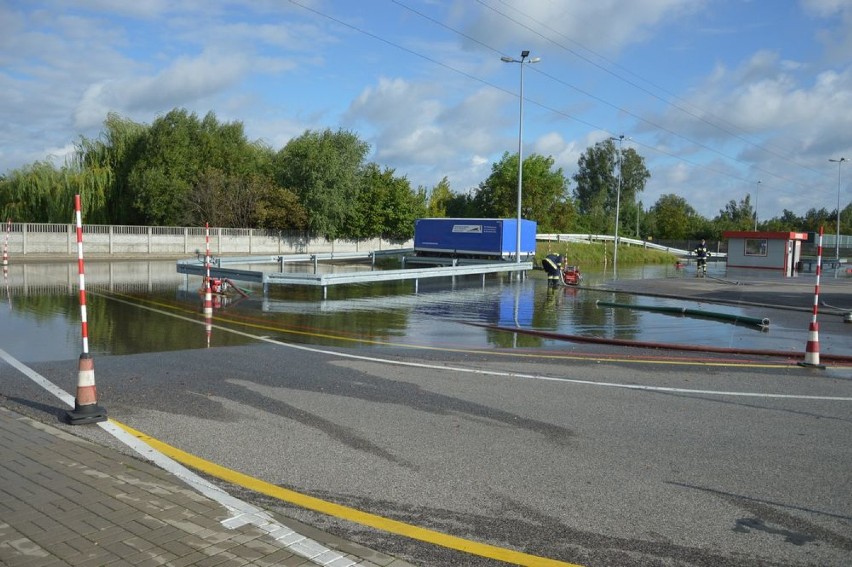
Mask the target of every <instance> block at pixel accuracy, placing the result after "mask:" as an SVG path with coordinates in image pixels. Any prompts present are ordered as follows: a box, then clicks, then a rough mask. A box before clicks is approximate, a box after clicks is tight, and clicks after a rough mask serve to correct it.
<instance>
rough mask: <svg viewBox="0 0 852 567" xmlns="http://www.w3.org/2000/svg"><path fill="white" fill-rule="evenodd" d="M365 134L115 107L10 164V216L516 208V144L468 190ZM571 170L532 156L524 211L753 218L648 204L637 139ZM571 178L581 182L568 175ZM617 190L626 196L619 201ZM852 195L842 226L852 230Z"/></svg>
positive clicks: (329, 217) (270, 219)
mask: <svg viewBox="0 0 852 567" xmlns="http://www.w3.org/2000/svg"><path fill="white" fill-rule="evenodd" d="M369 152H370V146H369V144H367V143H366V142H364V141H362V140H361V139H360V138H359V137H358V136H357V134H355V133H353V132H350V131H346V130H338V131H332V130H330V129H326V130H322V131H314V130H307V131H305V132H304V133H303V134H302V135H301V136H298V137H296V138H293V139H292V140H290V141H289V142H287V144H286V145H285V146H284V147H282V148H280V149H278V150H276V149H274V148H271V147H269V146H268V145H266V144H264V143H261V142H252V141H249V140H248V138H247V137H246V135H245V131H244V128H243V125H242V123H241V122H230V123H221V122H220V121H219V120H218V119H217V118H216V116H215V114H214V113H212V112H210V113H208V114H207V115H205V116H204V117H203V118H200V117H199V116H197V115H196V114H195V113H190V112H188V111H186V110H184V109H174V110H172V111H170V112H169V113H168V114H166V115H164V116H162V117H159V118H157V119H156V120H155V121H154V122H153V123H152V124H150V125H145V124H139V123H136V122H133V121H131V120H129V119H127V118H124V117H121V116H119V115H117V114H114V113H111V114H109V115H108V116H107V118H106V120H105V121H104V128H103V130H102V132H101V133H100V135H99V137H98V138H96V139H89V138H86V137H81V138H80V139H79V140H78V141H77V142H76V143H75V146H74V152H73V153H72V155H71V157H69V158H68V159H67V160H66V163H65V164H63V165H61V166H57V165H54V164H53V163H52V162H49V161H40V162H36V163H33V164H31V165H28V166H25V167H21V168H19V169H15V170H12V171H10V172H8V173H6V174H3V175H2V176H0V213H2V219H7V218H10V219H14V220H17V221H22V222H49V223H67V222H72V213H73V211H72V208H71V205H70V204H71V203H72V202H73V196H74V195H75V194H80V195H81V196H82V201H83V206H84V211H83V216H84V219H85V222H86V223H89V224H127V225H155V226H202V225H204V224H205V223H209V224H210V225H211V226H219V227H235V228H268V229H275V230H304V231H309V232H311V233H313V234H316V235H320V236H325V237H327V238H352V239H362V238H372V237H377V236H380V237H383V238H386V239H390V240H394V239H398V240H407V239H408V238H411V236H412V235H413V230H414V220H415V219H417V218H421V217H425V216H429V217H486V218H492V217H493V218H514V217H515V216H516V215H517V180H518V166H519V163H518V154H511V153H509V152H506V153H504V154H503V156H502V158H501V159H500V160H499V161H498V162H496V163H494V164H492V167H491V173H490V175H489V176H488V177H487V178H486V179H485V180H483V181H482V182H481V183H480V184H479V185H478V186H477V187H475V188H473V189H471V190H470V191H466V192H459V191H454V190H453V188H451V187H450V184H449V181H448V180H447V178H446V177H445V178H443V179H442V180H441V181H439V182H438V183H437V184H436V185H435V186H434V187H431V188H425V187H422V186H420V187H417V188H413V187H412V186H411V183H410V181H409V180H408V178H407V177H406V176H404V175H399V174H397V173H396V171H395V170H394V169H391V168H388V167H382V166H381V165H379V164H377V163H374V162H369V161H367V156H368V154H369ZM577 165H578V170H577V173H575V174H574V175H573V176H572V177H571V178H570V179H569V178H568V177H567V176H566V175H565V173H564V172H563V170H562V169H561V168H556V167H555V166H554V159H553V158H552V157H545V156H542V155H538V154H532V155H529V156H527V157H525V158H524V162H523V176H522V183H523V187H522V196H523V200H522V201H523V202H522V215H523V217H524V218H529V219H533V220H536V221H537V222H538V227H539V232H545V233H553V232H556V233H598V234H612V233H613V232H614V228H615V217H616V214H615V211H616V207H618V210H619V215H618V217H619V234H620V235H623V236H635V237H637V238H650V237H653V238H655V239H690V238H701V237H704V238H708V239H720V238H721V234H722V232H723V231H727V230H750V229H752V228H753V227H754V218H755V217H754V215H755V211H754V208H753V207H752V205H751V201H750V196H749V195H745V197H744V198H743V199H742V200H741V201H739V202H736V201H733V200H732V201H730V202H729V203H728V204H727V205H726V206H725V208H724V209H722V210H720V211H719V214H718V215H717V216H716V217H714V218H712V219H708V218H705V217H703V216H701V215H700V214H698V213H697V212H696V211H695V210H694V209H693V208H692V207H691V206H690V205H689V203H688V202H687V200H686V199H685V198H683V197H681V196H678V195H676V194H674V193H671V194H666V195H663V196H662V197H660V198H659V199H658V200H657V201H656V203H654V204H653V205H652V206H651V207H649V208H648V209H647V210H645V209H644V207H643V203H642V202H641V201H640V200H639V196H640V194H641V193H642V191H643V190H644V188H645V184H646V183H647V181H648V179H650V177H651V173H650V172H649V171H648V169H647V168H646V167H645V160H644V158H643V157H642V156H641V155H639V154H638V153H637V152H636V151H635V150H634V149H633V148H627V149H625V150H623V151H621V149H620V148H618V147H616V145H615V144H614V142H613V140H611V139H607V140H604V141H602V142H598V143H597V144H595V145H594V146H592V147H589V148H587V150H586V151H585V152H584V153H583V154H582V155H581V157H580V159H579V161H578V164H577ZM571 181H573V182H574V186H573V188H571ZM617 196H618V197H619V198H618V203H616V200H617ZM836 214H837V213H836V211H828V210H826V209H820V210H816V209H811V210H809V211H808V212H807V213H806V214H805V215H804V216H801V217H800V216H797V215H796V214H794V213H793V212H791V211H787V210H785V211H784V213H783V214H782V216H781V217H779V218H773V219H769V220H766V221H761V222H760V223H759V225H758V228H759V229H761V230H773V231H775V230H780V231H803V230H805V231H807V230H817V229H818V227H819V226H820V225H825V228H826V232H829V233H830V232H833V227H834V226H835V225H834V224H833V223H832V219H836ZM851 225H852V203H850V204H849V205H847V206H846V208H845V209H844V210H843V211H842V213H841V232H843V233H847V234H848V233H852V226H851Z"/></svg>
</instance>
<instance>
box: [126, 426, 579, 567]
mask: <svg viewBox="0 0 852 567" xmlns="http://www.w3.org/2000/svg"><path fill="white" fill-rule="evenodd" d="M116 424H117V425H118V426H119V427H122V428H124V429H125V430H126V431H127V432H128V434H130V435H134V436H137V437H139V438H140V439H142V440H143V441H144V442H145V443H147V444H149V445H151V446H152V447H155V448H156V449H157V450H159V451H161V452H162V453H164V454H166V455H168V456H169V457H171V458H172V459H174V460H176V461H179V462H181V463H184V464H186V465H187V466H190V467H192V468H194V469H197V470H200V471H202V472H204V473H206V474H208V475H210V476H214V477H216V478H219V479H222V480H224V481H226V482H228V483H230V484H235V485H237V486H242V487H244V488H247V489H249V490H252V491H254V492H258V493H260V494H264V495H266V496H270V497H272V498H276V499H278V500H282V501H284V502H290V503H291V504H295V505H296V506H300V507H302V508H306V509H308V510H314V511H317V512H320V513H323V514H326V515H329V516H334V517H337V518H342V519H344V520H348V521H350V522H354V523H357V524H361V525H365V526H370V527H372V528H376V529H379V530H382V531H385V532H388V533H394V534H397V535H402V536H405V537H409V538H411V539H417V540H420V541H425V542H427V543H432V544H435V545H440V546H442V547H447V548H450V549H455V550H458V551H463V552H465V553H470V554H472V555H479V556H481V557H488V558H491V559H497V560H499V561H504V562H506V563H511V564H514V565H523V566H526V567H580V566H579V565H576V564H573V563H566V562H564V561H559V560H556V559H549V558H547V557H541V556H538V555H530V554H527V553H523V552H520V551H515V550H513V549H508V548H505V547H497V546H494V545H490V544H486V543H480V542H477V541H473V540H469V539H465V538H461V537H457V536H453V535H449V534H446V533H443V532H438V531H435V530H430V529H428V528H423V527H420V526H416V525H413V524H407V523H405V522H401V521H398V520H393V519H391V518H386V517H384V516H379V515H377V514H371V513H369V512H364V511H362V510H358V509H357V508H350V507H349V506H344V505H342V504H336V503H334V502H329V501H327V500H321V499H319V498H316V497H314V496H309V495H307V494H302V493H301V492H296V491H294V490H290V489H288V488H284V487H281V486H279V485H277V484H272V483H269V482H266V481H263V480H260V479H258V478H255V477H252V476H249V475H247V474H244V473H241V472H239V471H235V470H233V469H229V468H226V467H223V466H221V465H218V464H216V463H213V462H210V461H207V460H205V459H202V458H201V457H198V456H196V455H193V454H191V453H187V452H186V451H183V450H181V449H178V448H177V447H173V446H172V445H169V444H167V443H164V442H163V441H159V440H157V439H154V438H152V437H149V436H148V435H145V434H144V433H142V432H140V431H136V430H135V429H133V428H132V427H129V426H127V425H124V424H122V423H118V422H116Z"/></svg>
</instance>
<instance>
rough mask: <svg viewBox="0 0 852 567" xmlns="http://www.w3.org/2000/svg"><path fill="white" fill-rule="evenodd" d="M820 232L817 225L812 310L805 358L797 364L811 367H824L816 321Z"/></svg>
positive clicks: (820, 246) (820, 270) (820, 259)
mask: <svg viewBox="0 0 852 567" xmlns="http://www.w3.org/2000/svg"><path fill="white" fill-rule="evenodd" d="M822 234H823V227H822V226H820V227H819V244H818V245H817V266H816V286H815V288H814V311H813V316H812V317H811V324H810V325H809V326H808V343H807V345H805V360H804V361H803V362H800V363H799V366H808V367H811V368H825V366H823V365H822V364H820V363H819V323H817V312H818V311H819V278H820V275H821V274H822Z"/></svg>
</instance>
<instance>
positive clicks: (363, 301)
mask: <svg viewBox="0 0 852 567" xmlns="http://www.w3.org/2000/svg"><path fill="white" fill-rule="evenodd" d="M583 275H584V282H583V283H584V287H582V288H573V287H567V288H566V287H560V288H551V287H548V285H547V282H546V280H545V278H544V275H543V274H542V273H540V272H537V271H536V272H532V273H531V274H529V275H528V276H527V277H526V278H524V279H522V280H518V279H516V278H512V277H510V276H509V275H507V274H502V275H499V274H495V275H490V276H488V277H487V278H485V280H484V281H483V279H482V277H481V276H468V277H456V278H452V279H450V278H447V279H427V280H422V281H421V282H420V283H419V285H418V286H417V287H416V288H415V285H414V283H413V282H411V281H403V282H382V283H376V284H363V285H361V284H355V285H348V286H340V287H335V288H333V292H332V291H330V292H329V294H328V295H329V296H330V299H323V298H322V292H321V290H318V289H316V288H304V287H280V288H273V289H272V290H270V293H269V294H268V295H267V296H264V294H263V292H262V288H261V286H260V285H259V284H257V285H251V284H243V283H242V282H237V283H238V285H240V287H241V288H243V289H245V290H246V292H247V293H248V296H247V297H243V296H241V295H232V296H224V297H222V296H216V297H215V302H214V316H213V319H212V321H209V320H208V321H205V320H204V318H203V316H202V309H201V307H202V301H203V297H202V295H200V293H199V288H200V285H201V281H200V278H199V277H196V276H185V275H182V274H178V273H177V272H176V269H175V262H174V261H151V262H146V261H123V262H94V263H89V264H87V265H86V289H87V317H88V326H89V346H90V351H91V352H92V353H93V354H133V353H142V352H159V351H172V350H181V349H195V348H207V347H219V346H230V345H240V344H246V343H249V342H251V341H252V339H250V338H248V337H246V336H243V335H240V334H235V333H231V332H228V331H227V330H226V329H224V328H222V327H231V328H234V329H239V330H240V331H245V332H247V333H251V334H255V335H258V336H261V335H262V336H270V337H276V338H280V339H282V340H286V341H293V342H300V343H306V344H324V345H335V346H343V347H347V346H357V347H362V348H363V347H371V346H382V345H387V344H396V345H417V346H429V347H444V348H495V347H496V348H515V347H524V348H560V349H564V348H567V347H568V345H570V343H565V342H562V341H555V340H552V339H545V338H541V337H536V336H530V335H520V334H516V333H509V332H505V331H495V330H489V329H485V328H482V327H481V326H475V325H470V323H475V324H477V325H482V324H485V325H496V326H500V327H504V328H512V327H516V328H523V329H536V330H542V331H549V332H555V333H560V334H565V335H582V336H589V337H600V338H616V339H630V340H640V341H649V342H666V343H687V344H701V345H713V346H737V347H740V348H765V349H772V350H779V349H792V350H801V349H802V345H803V343H802V329H799V328H797V329H783V328H773V329H772V330H771V331H770V332H768V333H761V332H760V331H759V330H756V329H752V328H748V327H740V326H734V325H731V324H729V323H720V322H718V321H713V320H703V319H696V318H689V317H677V316H673V315H671V314H667V313H655V312H647V311H636V310H631V309H610V308H603V307H599V306H598V305H596V300H599V299H601V300H609V301H613V300H614V301H618V302H621V303H625V304H637V303H639V302H640V301H641V303H642V304H643V305H660V306H667V305H683V306H687V307H693V306H694V304H693V305H687V304H685V302H683V301H677V300H671V299H664V298H650V297H643V298H641V300H640V299H637V298H636V297H635V296H630V295H627V294H620V293H615V292H612V291H603V290H597V289H587V287H586V286H591V287H594V286H595V285H596V284H599V283H602V282H603V281H605V280H606V279H607V277H608V275H607V274H606V273H604V272H594V271H589V270H586V269H584V274H583ZM618 275H619V279H625V278H627V279H630V278H632V279H653V278H665V277H682V274H681V273H679V272H678V271H677V270H676V269H675V268H674V267H673V266H643V267H639V268H631V267H621V268H620V269H619V274H618ZM77 285H78V274H77V267H76V263H67V264H66V263H32V264H12V265H10V266H8V270H6V269H4V291H5V295H6V297H5V298H4V299H6V301H5V302H4V303H5V304H6V305H5V307H4V308H2V309H0V345H2V348H4V349H5V350H7V351H9V352H10V353H12V354H13V355H14V356H16V357H18V358H19V359H21V360H24V361H44V360H60V359H61V360H64V359H69V358H75V357H77V356H79V354H80V348H81V338H80V309H79V300H78V296H77V295H78V294H77V291H78V290H77ZM713 309H714V311H720V312H726V313H730V314H734V315H737V314H739V315H742V313H741V311H742V310H741V308H739V307H734V306H718V305H717V306H714V308H713Z"/></svg>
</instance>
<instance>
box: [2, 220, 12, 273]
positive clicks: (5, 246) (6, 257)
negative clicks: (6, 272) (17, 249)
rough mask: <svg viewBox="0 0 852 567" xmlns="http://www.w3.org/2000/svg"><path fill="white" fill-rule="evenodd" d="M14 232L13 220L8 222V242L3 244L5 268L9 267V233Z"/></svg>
mask: <svg viewBox="0 0 852 567" xmlns="http://www.w3.org/2000/svg"><path fill="white" fill-rule="evenodd" d="M10 232H12V219H7V220H6V240H5V241H4V242H3V267H4V268H5V267H6V266H8V265H9V233H10Z"/></svg>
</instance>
